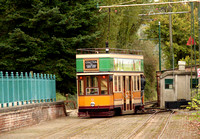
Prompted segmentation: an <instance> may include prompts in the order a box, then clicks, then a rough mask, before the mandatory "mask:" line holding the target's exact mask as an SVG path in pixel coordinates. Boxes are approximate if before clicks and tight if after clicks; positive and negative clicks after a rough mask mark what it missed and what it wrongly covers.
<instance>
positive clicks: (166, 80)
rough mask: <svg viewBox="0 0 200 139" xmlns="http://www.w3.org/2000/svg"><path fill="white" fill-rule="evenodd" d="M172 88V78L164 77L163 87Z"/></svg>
mask: <svg viewBox="0 0 200 139" xmlns="http://www.w3.org/2000/svg"><path fill="white" fill-rule="evenodd" d="M172 88H173V79H165V89H172Z"/></svg>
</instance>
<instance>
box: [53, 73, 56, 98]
mask: <svg viewBox="0 0 200 139" xmlns="http://www.w3.org/2000/svg"><path fill="white" fill-rule="evenodd" d="M53 79H54V85H53V94H54V100H55V101H56V76H55V75H53Z"/></svg>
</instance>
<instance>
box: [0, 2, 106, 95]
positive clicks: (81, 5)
mask: <svg viewBox="0 0 200 139" xmlns="http://www.w3.org/2000/svg"><path fill="white" fill-rule="evenodd" d="M0 6H1V8H0V12H1V15H0V25H1V26H2V28H1V29H0V32H1V37H0V40H1V43H0V67H1V68H0V70H14V71H33V72H42V73H52V74H55V75H56V77H57V89H58V90H60V91H61V92H62V93H71V94H74V93H76V75H75V67H76V66H75V54H76V49H77V48H83V47H93V46H94V45H93V44H94V40H95V39H96V38H97V37H98V35H99V34H100V33H99V31H98V30H97V29H96V27H97V24H98V22H99V21H100V20H101V16H102V15H100V14H99V13H98V11H97V9H96V3H95V2H94V1H93V0H87V1H80V0H79V1H78V0H77V1H72V0H70V1H64V0H54V1H49V0H0Z"/></svg>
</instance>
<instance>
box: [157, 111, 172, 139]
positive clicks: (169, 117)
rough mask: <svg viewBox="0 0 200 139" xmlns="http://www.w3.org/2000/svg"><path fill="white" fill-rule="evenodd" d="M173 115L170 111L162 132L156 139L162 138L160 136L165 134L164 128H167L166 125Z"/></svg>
mask: <svg viewBox="0 0 200 139" xmlns="http://www.w3.org/2000/svg"><path fill="white" fill-rule="evenodd" d="M173 114H174V111H171V114H170V115H169V116H168V118H167V122H166V124H165V126H164V128H163V130H162V131H161V133H160V135H159V136H158V139H160V138H161V137H162V135H163V133H164V132H165V130H166V128H167V126H168V124H169V122H170V120H171V118H172V115H173Z"/></svg>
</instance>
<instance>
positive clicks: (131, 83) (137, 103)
mask: <svg viewBox="0 0 200 139" xmlns="http://www.w3.org/2000/svg"><path fill="white" fill-rule="evenodd" d="M113 86H114V88H113V91H114V107H115V109H121V111H122V112H125V111H133V112H136V109H137V110H138V109H142V108H143V106H144V95H143V97H142V98H141V84H140V76H139V75H138V74H137V75H132V76H114V81H113Z"/></svg>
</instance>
